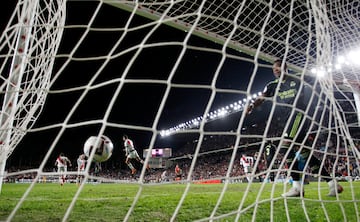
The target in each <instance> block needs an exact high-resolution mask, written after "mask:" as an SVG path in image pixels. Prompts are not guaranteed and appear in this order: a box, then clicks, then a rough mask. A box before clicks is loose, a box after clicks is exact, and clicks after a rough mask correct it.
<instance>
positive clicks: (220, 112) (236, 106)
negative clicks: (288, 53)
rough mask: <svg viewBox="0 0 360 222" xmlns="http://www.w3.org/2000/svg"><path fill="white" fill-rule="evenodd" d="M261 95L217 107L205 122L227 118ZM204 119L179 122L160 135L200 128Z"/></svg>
mask: <svg viewBox="0 0 360 222" xmlns="http://www.w3.org/2000/svg"><path fill="white" fill-rule="evenodd" d="M260 95H261V92H258V93H255V94H253V95H251V96H249V97H248V98H244V99H242V100H239V101H236V102H233V103H230V104H228V105H226V106H224V107H221V108H219V109H216V110H213V111H211V112H209V113H208V114H207V115H206V118H205V123H208V122H211V121H215V120H218V119H221V118H226V117H227V116H229V115H231V114H234V113H237V112H240V111H243V110H244V106H245V104H246V101H247V100H253V99H256V98H257V97H258V96H260ZM202 120H203V117H202V116H199V117H195V118H193V119H192V120H189V121H186V122H183V123H180V124H178V125H176V126H173V127H171V128H168V129H165V130H162V131H161V132H160V135H161V136H162V137H165V136H170V135H172V134H175V133H177V132H179V131H183V130H186V129H193V128H198V127H199V125H200V122H201V121H202Z"/></svg>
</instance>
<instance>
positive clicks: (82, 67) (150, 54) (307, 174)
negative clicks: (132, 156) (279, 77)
mask: <svg viewBox="0 0 360 222" xmlns="http://www.w3.org/2000/svg"><path fill="white" fill-rule="evenodd" d="M65 6H66V7H65ZM65 9H66V10H65ZM359 9H360V7H359V3H358V2H354V1H350V0H349V1H340V0H339V1H315V0H312V1H294V0H293V1H260V0H259V1H246V0H232V1H222V0H219V1H217V0H216V1H206V0H203V1H198V0H195V1H189V0H180V1H121V0H113V1H95V0H94V1H60V0H58V1H50V2H49V1H30V0H22V1H18V4H17V5H16V7H15V9H11V10H13V11H14V13H13V15H12V16H11V18H10V22H9V23H8V25H7V26H6V27H5V29H4V31H3V33H2V35H1V39H0V43H1V44H0V46H1V57H0V58H1V64H2V65H1V89H2V90H1V91H2V94H1V95H2V101H3V106H2V111H1V119H0V120H1V141H0V142H1V146H0V157H1V159H0V160H1V172H0V178H1V180H3V179H5V182H7V183H5V184H6V185H7V184H8V183H9V184H10V185H11V182H14V181H16V182H19V183H21V182H30V183H31V185H30V186H29V187H28V188H27V189H26V191H24V193H21V194H20V196H21V198H19V199H18V200H16V201H13V202H11V203H12V205H11V206H12V207H11V209H6V210H5V211H4V213H3V214H0V219H1V220H9V221H10V220H21V219H22V217H23V215H27V216H29V215H28V214H27V211H26V210H27V209H30V211H31V210H32V207H33V206H32V205H31V204H30V205H27V204H28V201H30V202H31V200H32V198H35V199H36V198H38V197H32V196H31V195H32V192H34V190H36V187H37V186H36V185H37V182H38V181H43V179H44V178H46V179H47V182H57V181H58V176H61V175H60V174H59V173H56V172H55V170H54V169H53V167H54V161H55V159H56V157H57V156H58V155H59V153H61V152H64V153H66V154H67V155H68V156H69V157H70V159H72V160H76V158H77V157H78V156H79V154H81V153H82V152H83V150H82V148H83V145H84V142H85V141H86V140H87V138H89V137H90V136H96V135H106V136H108V137H109V138H110V139H111V140H112V142H113V143H114V151H113V154H112V156H111V158H110V159H109V160H107V161H106V162H104V163H102V164H101V167H102V169H101V171H100V172H99V171H98V170H99V167H100V165H97V166H96V168H95V169H94V168H93V166H92V164H88V165H87V167H86V169H85V171H84V173H83V176H84V180H83V181H84V183H81V185H80V186H79V187H78V188H76V189H75V188H74V189H73V190H72V191H70V193H71V195H69V196H67V197H66V201H65V204H63V205H65V207H62V208H61V209H59V210H58V211H57V212H56V216H52V215H49V214H46V213H45V214H46V215H44V214H42V213H41V211H42V210H39V212H37V213H36V214H37V215H39V217H41V218H46V219H45V220H52V219H59V218H61V219H62V220H63V221H66V220H70V221H72V220H73V221H76V220H80V219H81V218H82V217H81V216H79V215H81V210H79V208H81V209H82V212H86V214H87V215H88V217H87V219H89V218H96V216H97V215H96V214H95V213H94V214H92V213H91V211H92V210H91V209H90V206H92V205H93V204H95V203H97V202H99V205H98V206H97V208H98V209H99V212H100V211H101V212H102V211H105V209H108V208H107V207H109V205H113V204H114V202H111V201H116V200H114V199H116V198H113V197H101V198H100V200H99V199H96V198H92V197H91V196H90V197H86V196H84V197H82V195H84V193H85V195H86V193H87V192H86V190H87V189H88V187H87V186H89V185H90V184H89V183H85V182H89V181H94V180H96V181H102V182H106V183H115V184H117V185H118V186H119V192H121V190H122V186H124V187H123V188H124V192H125V190H126V189H125V185H127V184H132V185H134V186H135V188H136V190H135V191H134V192H133V193H132V195H131V194H128V195H129V196H126V197H124V199H123V200H120V201H119V202H115V204H116V205H117V206H119V207H120V206H121V207H120V208H121V210H115V211H111V210H109V212H107V213H105V214H101V215H102V217H103V218H101V219H99V220H105V221H106V220H113V221H118V220H124V221H128V220H129V221H131V220H134V221H142V220H144V221H147V220H149V221H151V220H159V221H182V220H185V221H186V220H188V221H194V220H198V221H209V220H210V221H212V220H231V221H232V220H240V221H257V220H265V221H279V220H280V221H282V220H288V221H292V220H294V221H296V220H298V219H299V218H301V220H307V221H314V220H317V219H318V216H319V215H320V217H321V220H326V221H334V220H344V221H358V220H360V218H359V213H358V211H359V209H358V208H359V207H358V204H357V203H358V200H359V196H358V190H359V185H358V184H357V182H355V179H357V178H358V177H359V176H360V174H359V169H358V167H359V161H358V160H359V157H360V155H358V149H359V144H360V143H359V112H358V110H359V106H360V105H359V104H360V101H359V95H358V94H357V92H358V87H359V74H358V73H359V72H358V71H359V68H358V67H359V66H358V65H359V64H358V62H357V59H353V58H354V56H355V58H357V57H356V55H357V52H358V51H357V49H358V39H359V36H358V35H359V32H358V28H359V25H360V23H359V18H360V16H359ZM279 58H280V59H283V60H284V61H285V60H286V62H287V64H288V67H289V69H290V70H291V74H294V73H297V74H298V76H300V77H296V78H295V80H294V81H295V82H296V81H299V80H300V83H301V86H304V87H305V86H306V87H308V89H309V90H310V91H311V93H310V96H309V98H308V104H307V105H309V104H310V105H309V106H307V108H306V109H303V110H301V109H299V108H298V107H297V106H295V105H294V104H287V105H284V104H281V103H279V102H278V101H277V100H276V99H272V98H268V99H266V100H265V102H264V104H263V105H262V106H261V107H259V108H258V109H256V110H254V112H253V113H252V114H251V115H245V112H243V111H244V110H245V109H246V107H247V106H248V105H249V103H250V102H251V100H255V99H256V98H258V96H259V94H258V92H261V91H262V90H263V88H264V86H265V85H266V84H267V83H268V82H270V81H272V80H273V74H272V63H273V61H274V60H275V59H279ZM282 68H284V67H282ZM309 79H311V81H310V80H309ZM275 96H278V94H275ZM280 96H286V95H284V94H283V95H280ZM275 107H288V108H289V109H291V113H292V114H291V115H295V113H296V112H300V113H301V114H303V115H304V116H305V117H306V118H307V119H308V120H309V121H310V128H309V130H308V133H309V135H307V136H309V137H311V143H308V142H307V141H305V140H304V141H302V142H299V141H297V142H298V143H297V144H296V145H298V146H299V147H300V150H308V151H309V153H308V154H309V156H310V157H316V158H317V159H318V160H320V161H319V165H316V166H315V165H313V163H312V162H311V163H310V162H309V161H305V162H304V163H303V164H304V166H303V167H304V170H301V171H300V173H301V174H302V175H303V177H301V178H302V179H301V182H303V183H304V182H305V181H307V180H308V179H309V180H310V183H311V184H316V185H310V186H311V187H312V188H313V190H312V191H311V190H310V189H308V188H307V187H306V186H303V185H301V188H305V190H306V192H308V193H310V194H312V196H310V197H309V196H305V197H303V196H301V197H298V199H299V200H300V201H297V202H295V201H296V200H293V199H291V198H284V197H281V195H280V194H281V193H283V192H286V191H287V190H288V189H289V187H290V186H289V185H287V183H286V181H287V179H289V178H288V177H287V173H288V172H290V171H291V170H288V169H289V168H293V165H294V164H292V163H290V162H288V161H287V159H288V155H289V152H290V150H291V149H282V148H281V147H283V146H282V144H283V143H284V142H285V141H286V137H285V135H284V134H283V129H282V128H281V127H288V126H290V125H291V124H293V123H292V121H291V119H292V118H289V119H287V120H285V121H284V120H283V119H281V117H279V116H276V109H275ZM222 117H226V118H222ZM302 127H305V126H304V125H301V124H300V128H302ZM163 133H165V134H167V135H168V136H169V137H162V135H164V134H163ZM122 134H128V135H130V137H131V138H132V139H134V141H135V144H136V147H137V149H138V152H139V153H140V151H141V150H142V149H146V148H150V150H149V152H148V155H147V156H146V158H145V164H144V165H140V166H139V165H135V164H134V165H135V166H136V167H137V168H138V170H139V173H138V174H137V176H136V177H135V179H134V177H133V176H131V174H130V170H129V168H128V166H127V165H126V164H124V151H123V150H122V149H123V147H122V146H123V142H122V140H121V136H122ZM269 141H272V142H274V144H275V147H276V149H275V150H276V152H275V157H276V158H274V159H273V160H272V161H271V163H269V162H266V161H265V159H264V158H263V156H264V155H265V154H266V152H267V148H268V147H267V145H268V142H269ZM294 145H295V144H292V145H290V147H293V146H294ZM90 147H91V146H90ZM157 147H171V148H173V157H172V158H170V159H167V158H163V159H152V158H151V156H150V154H151V149H153V148H157ZM90 150H91V148H90ZM92 152H93V155H94V152H95V149H93V150H92ZM240 154H246V155H247V156H251V158H250V157H249V160H251V161H253V166H252V168H251V170H250V172H249V174H246V173H245V172H244V167H243V166H241V165H240V164H239V163H240V158H241V155H240ZM91 158H92V157H90V159H91ZM310 159H311V158H309V159H308V160H310ZM156 161H157V162H156ZM73 162H74V161H73ZM155 162H156V163H155ZM6 163H7V165H5V164H6ZM148 163H149V164H150V165H151V166H153V165H158V166H159V168H160V169H152V170H151V171H150V172H148V171H146V165H147V164H148ZM266 163H269V164H270V167H266ZM175 164H179V165H180V166H181V167H182V168H183V169H182V171H183V177H182V180H181V186H180V187H181V188H180V189H182V190H181V192H180V193H178V194H177V195H178V198H176V199H175V200H167V199H166V197H165V195H164V196H163V197H162V196H161V195H159V196H158V195H157V194H150V195H152V196H154V201H155V202H157V203H163V202H166V201H169V202H168V203H167V204H165V205H164V206H165V207H164V208H167V209H166V213H161V212H157V213H154V212H153V207H154V206H153V205H154V203H153V202H151V203H147V202H146V200H145V199H146V198H147V195H148V193H146V191H147V190H148V189H149V187H157V186H159V187H160V188H159V189H161V190H162V191H163V192H164V193H167V192H168V191H170V190H171V189H174V188H171V187H168V186H167V185H168V184H169V183H170V184H175V185H176V184H177V183H178V182H179V181H176V180H175V179H173V178H174V175H173V173H172V172H173V168H174V166H175ZM74 165H75V162H74ZM314 166H315V167H314ZM163 168H165V169H168V173H170V175H171V176H170V177H168V178H167V180H168V181H167V182H168V183H166V184H165V183H159V181H160V179H159V178H160V174H161V173H162V172H163V171H164V169H163ZM315 168H316V169H315ZM140 169H142V170H141V173H140ZM324 169H326V171H327V172H328V173H329V174H328V175H326V176H325V175H323V174H322V173H320V172H321V171H322V170H324ZM5 171H6V172H7V174H5ZM77 174H78V172H77V170H76V167H75V166H72V167H69V173H68V176H69V178H68V181H75V178H76V176H77ZM24 175H27V176H29V175H30V176H29V178H24ZM169 178H170V179H169ZM269 178H271V179H272V180H273V183H271V184H270V183H261V182H264V181H266V180H267V179H269ZM335 178H338V179H339V180H344V181H345V182H342V183H341V184H342V185H343V187H344V193H343V194H340V195H343V196H340V195H338V194H336V195H335V196H334V197H326V194H327V192H328V190H327V189H328V188H327V185H326V184H325V182H324V181H325V180H326V181H327V180H330V179H332V181H333V180H334V179H335ZM163 179H164V178H163ZM247 179H249V182H248V183H241V182H245V181H247ZM13 180H14V181H13ZM204 181H208V182H215V183H218V182H221V184H222V186H219V188H218V189H217V190H216V192H217V193H216V195H217V196H216V197H215V198H214V199H211V200H209V205H207V204H203V205H196V201H191V200H189V199H195V200H197V201H201V199H204V197H202V196H201V195H205V198H209V196H211V194H209V193H207V191H206V190H205V189H204V190H202V192H199V194H197V193H196V189H198V188H197V186H202V185H198V184H197V183H201V184H202V183H204ZM284 182H285V183H284ZM284 184H285V185H284ZM324 184H325V186H324ZM49 185H50V184H49ZM66 186H68V184H65V187H66ZM69 186H71V185H69ZM91 186H92V185H91ZM49 187H51V186H49ZM52 188H53V189H54V190H55V191H54V192H57V191H58V189H57V188H58V187H57V186H56V187H55V186H53V187H52ZM167 188H168V189H167ZM90 189H91V190H97V189H99V192H101V191H100V189H101V186H98V187H97V186H94V187H92V188H90ZM178 189H179V188H178ZM200 189H202V188H200ZM194 190H195V191H194ZM233 190H236V192H234V193H233ZM3 192H6V189H5V190H4V191H3ZM238 194H241V195H240V196H237V195H238ZM1 195H4V194H1ZM34 195H35V194H34ZM231 195H235V196H236V198H237V199H236V200H233V199H231V198H230V199H229V196H231ZM121 197H122V196H121ZM197 197H198V199H196V198H197ZM0 198H1V196H0ZM42 198H43V200H42V199H41V198H39V201H40V202H42V201H43V202H45V203H46V202H47V201H50V202H57V200H56V199H47V198H44V197H42ZM87 198H89V200H88V199H87ZM102 198H103V199H102ZM157 198H158V199H157ZM103 200H105V201H109V203H108V202H106V203H103V202H102V201H103ZM144 200H145V201H144ZM82 201H89V202H88V203H87V204H83V203H82ZM79 202H80V203H79ZM190 202H195V205H191V204H190ZM228 202H230V203H228ZM123 203H124V205H123ZM229 205H231V207H228V206H229ZM24 206H25V207H24ZM225 206H226V207H225ZM143 208H146V209H149V211H145V212H143V214H142V216H139V214H138V209H143ZM194 209H196V210H197V211H199V212H201V213H199V214H192V212H194ZM79 211H80V213H79ZM159 211H160V210H159ZM164 211H165V209H164ZM160 214H161V215H160ZM40 215H41V216H40ZM30 216H31V215H30ZM34 217H35V216H34ZM149 218H151V219H149Z"/></svg>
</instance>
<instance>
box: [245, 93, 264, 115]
mask: <svg viewBox="0 0 360 222" xmlns="http://www.w3.org/2000/svg"><path fill="white" fill-rule="evenodd" d="M264 100H265V99H264V96H263V95H260V96H259V97H257V98H256V99H255V100H254V101H253V102H252V103H250V105H249V106H248V107H247V108H246V114H250V113H252V111H253V110H254V109H255V108H256V107H258V106H260V105H261V104H262V103H263V102H264Z"/></svg>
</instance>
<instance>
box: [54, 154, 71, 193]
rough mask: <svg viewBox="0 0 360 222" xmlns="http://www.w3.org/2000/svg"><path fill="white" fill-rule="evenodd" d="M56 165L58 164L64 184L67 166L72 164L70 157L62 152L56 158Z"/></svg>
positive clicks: (58, 170)
mask: <svg viewBox="0 0 360 222" xmlns="http://www.w3.org/2000/svg"><path fill="white" fill-rule="evenodd" d="M55 166H57V172H58V173H60V175H59V182H60V185H61V186H63V185H64V183H65V180H66V172H67V166H71V162H70V160H69V158H67V157H66V156H65V155H64V153H60V155H59V156H58V157H57V158H56V161H55Z"/></svg>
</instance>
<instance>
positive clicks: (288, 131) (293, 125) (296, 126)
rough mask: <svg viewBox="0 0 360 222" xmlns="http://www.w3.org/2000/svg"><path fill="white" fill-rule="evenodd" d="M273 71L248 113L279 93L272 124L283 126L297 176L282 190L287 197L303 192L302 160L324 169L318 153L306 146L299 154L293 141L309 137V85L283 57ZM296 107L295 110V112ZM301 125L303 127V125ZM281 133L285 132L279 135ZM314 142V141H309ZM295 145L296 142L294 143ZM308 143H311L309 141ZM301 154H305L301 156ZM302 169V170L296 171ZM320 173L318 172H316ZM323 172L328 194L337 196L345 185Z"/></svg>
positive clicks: (298, 141) (290, 159)
mask: <svg viewBox="0 0 360 222" xmlns="http://www.w3.org/2000/svg"><path fill="white" fill-rule="evenodd" d="M272 69H273V73H274V76H275V80H274V81H271V82H269V83H268V84H267V85H266V87H265V89H264V90H263V92H262V95H260V96H259V97H258V98H256V99H255V101H253V102H252V103H251V104H250V105H249V106H248V107H247V110H246V112H247V114H250V113H251V112H252V111H253V109H254V108H255V107H257V106H259V105H261V104H262V103H263V102H264V101H265V98H266V97H274V96H276V98H274V99H275V101H276V107H275V112H274V116H273V118H272V122H271V124H272V125H275V124H276V125H277V126H276V129H274V131H275V130H277V131H278V130H279V128H282V130H280V132H282V134H283V137H284V138H285V141H284V143H283V144H280V147H281V148H286V149H288V148H290V147H291V150H290V151H289V152H287V151H286V153H287V154H286V155H285V156H286V158H287V161H288V163H289V166H291V165H292V168H290V167H289V171H290V176H291V177H292V178H293V181H294V182H293V184H292V187H291V189H290V190H289V191H288V192H286V193H284V194H282V196H283V197H297V196H303V195H304V194H303V192H304V191H303V189H302V184H301V183H300V173H299V171H301V170H304V169H301V166H299V162H298V160H299V159H301V160H304V159H305V160H306V161H309V164H308V165H309V166H310V167H313V166H314V169H315V170H314V171H319V169H320V161H319V160H318V159H317V158H315V157H314V156H312V157H311V159H310V160H309V159H308V158H309V157H310V150H309V149H307V148H305V147H302V149H300V150H299V153H298V155H297V154H296V152H297V151H298V149H299V147H296V146H297V145H296V144H292V143H297V144H299V143H302V141H303V140H304V139H305V140H306V139H307V138H308V135H307V133H308V132H307V131H308V128H309V127H308V126H309V124H310V120H309V119H306V118H304V114H303V112H304V111H305V110H306V108H307V105H308V104H309V102H310V97H309V91H308V90H309V87H308V86H305V84H303V85H302V84H301V79H300V78H297V77H296V76H295V75H290V74H289V73H288V69H287V65H286V63H283V62H282V60H280V59H278V60H276V61H275V62H274V63H273V67H272ZM292 107H296V110H293V108H292ZM293 111H295V112H293ZM288 121H291V122H290V124H289V126H288V128H285V126H286V123H287V122H288ZM300 128H301V129H300ZM277 136H281V135H277ZM307 142H310V141H307ZM291 145H293V146H291ZM306 145H309V143H307V144H306ZM299 155H301V158H299V157H300V156H299ZM295 171H298V172H295ZM316 173H317V172H316ZM320 173H321V175H322V176H323V179H324V180H326V181H327V182H328V185H329V194H328V196H336V193H341V192H342V190H343V189H342V187H341V186H340V185H338V184H337V183H336V181H335V180H334V179H332V178H331V177H330V175H329V173H328V172H327V171H326V169H325V168H322V170H321V172H320Z"/></svg>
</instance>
